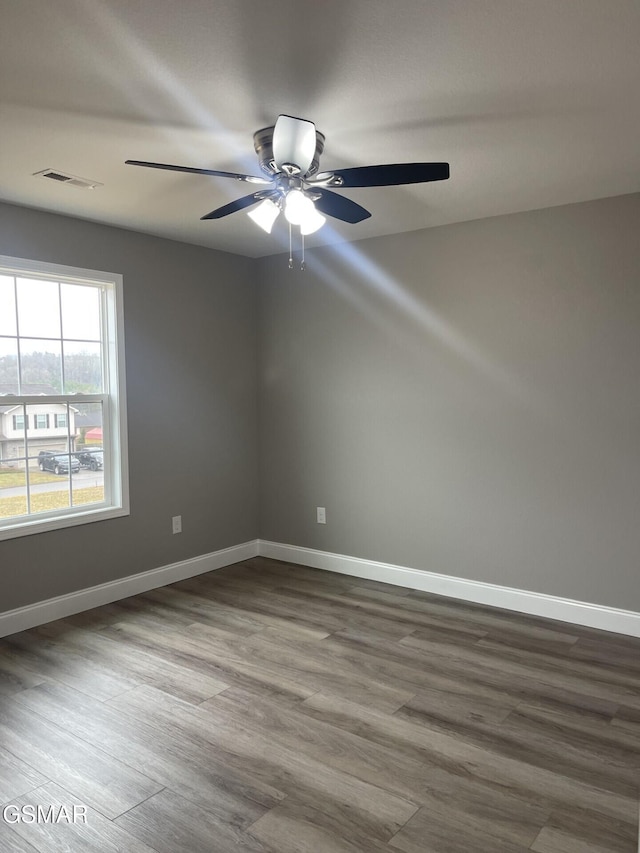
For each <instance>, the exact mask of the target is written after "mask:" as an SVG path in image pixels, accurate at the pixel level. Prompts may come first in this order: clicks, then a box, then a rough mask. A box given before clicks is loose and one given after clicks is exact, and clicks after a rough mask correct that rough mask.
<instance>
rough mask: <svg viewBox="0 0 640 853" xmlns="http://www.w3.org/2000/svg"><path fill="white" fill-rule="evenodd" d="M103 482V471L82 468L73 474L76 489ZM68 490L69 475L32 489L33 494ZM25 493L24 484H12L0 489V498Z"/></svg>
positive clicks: (98, 484) (21, 495) (20, 495)
mask: <svg viewBox="0 0 640 853" xmlns="http://www.w3.org/2000/svg"><path fill="white" fill-rule="evenodd" d="M103 484H104V472H103V471H90V470H89V469H88V468H87V469H84V468H81V469H80V471H78V473H77V474H74V475H73V487H74V489H88V488H90V487H91V486H102V485H103ZM68 490H69V478H68V477H67V476H60V477H57V478H56V480H55V482H54V483H42V484H40V485H38V486H31V489H30V491H31V494H32V495H36V494H38V492H66V491H68ZM25 493H26V489H25V487H24V486H11V487H10V488H8V489H0V498H13V497H24V495H25Z"/></svg>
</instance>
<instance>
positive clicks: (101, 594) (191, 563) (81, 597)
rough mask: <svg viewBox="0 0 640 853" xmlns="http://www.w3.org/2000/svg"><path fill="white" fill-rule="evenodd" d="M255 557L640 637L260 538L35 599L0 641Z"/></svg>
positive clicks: (596, 611) (627, 619)
mask: <svg viewBox="0 0 640 853" xmlns="http://www.w3.org/2000/svg"><path fill="white" fill-rule="evenodd" d="M258 555H260V556H262V557H271V558H273V559H274V560H284V561H285V562H288V563H299V564H300V565H303V566H310V567H312V568H316V569H325V570H327V571H331V572H339V573H341V574H346V575H351V576H352V577H356V578H367V579H368V580H376V581H382V582H383V583H388V584H392V585H395V586H404V587H409V588H411V589H420V590H424V591H425V592H432V593H435V594H436V595H443V596H446V597H448V598H457V599H461V600H462V601H472V602H475V603H477V604H488V605H490V606H491V607H502V608H504V609H505V610H515V611H516V612H518V613H528V614H531V615H532V616H542V617H545V618H547V619H557V620H559V621H561V622H568V623H571V624H575V625H585V626H587V627H589V628H599V629H601V630H603V631H611V632H613V633H616V634H626V635H627V636H631V637H640V613H636V612H634V611H631V610H619V609H617V608H615V607H606V606H604V605H601V604H589V603H587V602H584V601H574V600H572V599H570V598H559V597H557V596H554V595H545V594H543V593H540V592H529V591H527V590H522V589H514V588H512V587H508V586H498V585H497V584H491V583H482V582H480V581H470V580H465V579H464V578H456V577H452V576H450V575H440V574H436V573H435V572H427V571H422V570H419V569H410V568H407V567H405V566H395V565H393V564H392V563H380V562H377V561H375V560H364V559H360V558H358V557H349V556H346V555H344V554H332V553H329V552H327V551H317V550H314V549H313V548H302V547H300V546H297V545H286V544H283V543H281V542H267V541H265V540H263V539H254V540H252V541H250V542H244V543H242V544H241V545H233V546H232V547H230V548H223V549H222V550H220V551H214V552H212V553H211V554H203V555H202V556H200V557H193V558H192V559H190V560H183V561H182V562H179V563H172V564H171V565H169V566H160V567H159V568H157V569H151V570H150V571H147V572H141V573H140V574H137V575H129V576H128V577H126V578H120V579H119V580H115V581H110V582H109V583H103V584H100V585H99V586H92V587H88V588H87V589H81V590H78V591H77V592H72V593H69V594H68V595H60V596H58V597H56V598H49V599H47V600H46V601H38V602H36V603H35V604H29V605H27V606H26V607H19V608H17V609H16V610H8V611H6V612H5V613H0V637H6V636H7V635H9V634H15V633H16V632H17V631H25V630H27V629H28V628H34V627H36V626H37V625H44V624H45V623H46V622H51V621H53V620H54V619H63V618H64V617H65V616H72V615H73V614H74V613H80V612H82V611H84V610H90V609H91V608H92V607H100V606H101V605H103V604H111V603H112V602H113V601H120V600H121V599H123V598H128V597H129V596H130V595H137V594H138V593H141V592H148V591H149V590H150V589H157V588H158V587H161V586H166V585H167V584H170V583H176V581H180V580H185V579H186V578H191V577H195V576H196V575H201V574H204V573H205V572H211V571H214V570H215V569H221V568H223V567H224V566H230V565H232V564H233V563H240V562H242V561H243V560H249V559H250V558H251V557H257V556H258Z"/></svg>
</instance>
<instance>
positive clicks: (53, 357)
mask: <svg viewBox="0 0 640 853" xmlns="http://www.w3.org/2000/svg"><path fill="white" fill-rule="evenodd" d="M20 366H21V370H22V386H21V387H22V391H21V393H22V394H60V393H61V392H62V376H61V366H62V356H61V346H60V341H34V340H29V339H28V338H21V339H20Z"/></svg>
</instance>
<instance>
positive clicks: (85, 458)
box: [76, 448, 104, 471]
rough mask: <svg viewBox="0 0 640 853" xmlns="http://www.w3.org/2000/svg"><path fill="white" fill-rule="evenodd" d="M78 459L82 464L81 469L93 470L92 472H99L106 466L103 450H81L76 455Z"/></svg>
mask: <svg viewBox="0 0 640 853" xmlns="http://www.w3.org/2000/svg"><path fill="white" fill-rule="evenodd" d="M76 459H77V460H78V462H79V463H80V467H81V468H91V470H92V471H99V470H100V469H101V468H102V466H103V465H104V454H103V452H102V448H97V449H96V450H80V451H78V452H77V453H76Z"/></svg>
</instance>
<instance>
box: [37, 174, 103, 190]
mask: <svg viewBox="0 0 640 853" xmlns="http://www.w3.org/2000/svg"><path fill="white" fill-rule="evenodd" d="M33 174H34V177H36V178H47V179H48V180H50V181H57V182H58V183H59V184H67V185H68V186H70V187H77V188H78V189H81V190H95V189H96V187H102V186H104V184H101V183H100V182H99V181H90V180H88V179H87V178H79V177H78V176H77V175H70V174H69V173H68V172H60V171H59V170H58V169H43V170H42V171H41V172H34V173H33Z"/></svg>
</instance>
